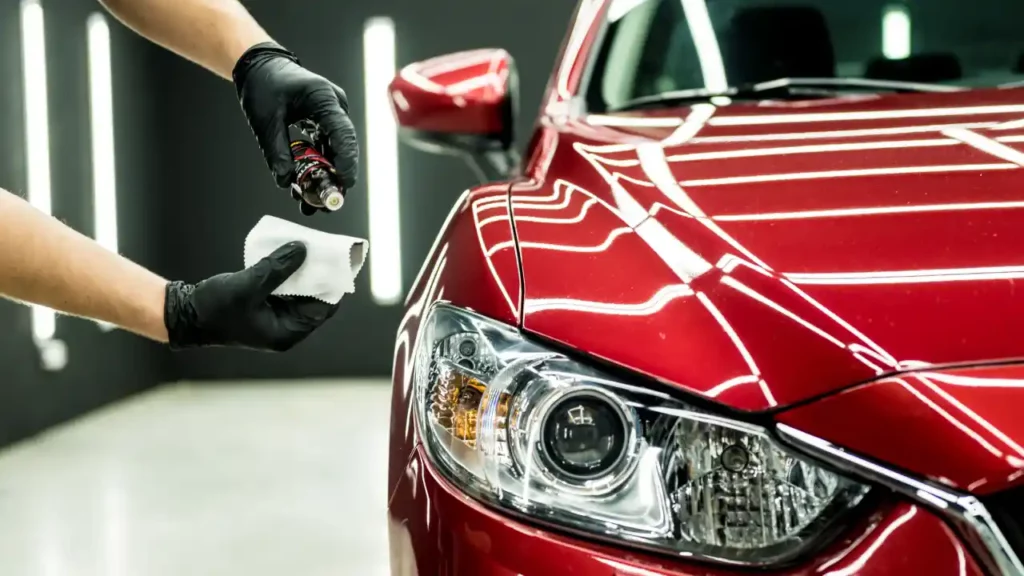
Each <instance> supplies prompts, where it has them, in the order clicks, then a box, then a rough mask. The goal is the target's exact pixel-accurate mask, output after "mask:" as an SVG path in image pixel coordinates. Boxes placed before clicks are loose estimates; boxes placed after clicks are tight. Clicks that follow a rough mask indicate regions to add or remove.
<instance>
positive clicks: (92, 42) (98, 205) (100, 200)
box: [86, 12, 118, 331]
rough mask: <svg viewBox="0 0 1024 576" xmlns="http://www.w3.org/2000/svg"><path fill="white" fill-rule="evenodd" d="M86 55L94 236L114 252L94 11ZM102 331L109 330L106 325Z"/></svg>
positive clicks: (112, 189) (101, 52) (108, 108)
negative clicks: (87, 56) (87, 64)
mask: <svg viewBox="0 0 1024 576" xmlns="http://www.w3.org/2000/svg"><path fill="white" fill-rule="evenodd" d="M86 37H87V39H88V40H87V41H88V52H89V119H90V130H91V133H92V217H93V234H94V235H95V236H96V242H98V243H99V244H100V245H101V246H103V247H104V248H106V249H107V250H110V251H111V252H115V253H116V252H117V251H118V247H117V180H116V173H115V160H114V83H113V75H112V74H113V73H112V72H111V64H110V26H109V25H108V24H107V19H106V17H105V16H104V15H103V14H102V13H100V12H94V13H93V14H91V15H90V16H89V19H88V20H87V21H86ZM97 324H98V325H99V327H100V329H101V330H105V331H106V330H111V329H113V326H111V325H110V324H107V323H106V322H98V323H97Z"/></svg>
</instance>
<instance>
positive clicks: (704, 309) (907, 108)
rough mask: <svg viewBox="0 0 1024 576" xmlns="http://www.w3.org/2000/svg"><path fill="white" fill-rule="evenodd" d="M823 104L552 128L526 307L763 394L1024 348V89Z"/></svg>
mask: <svg viewBox="0 0 1024 576" xmlns="http://www.w3.org/2000/svg"><path fill="white" fill-rule="evenodd" d="M812 104H813V105H808V104H806V103H791V104H785V103H780V104H763V105H759V106H741V107H732V108H723V109H719V110H715V109H713V108H710V107H707V108H705V107H700V106H697V107H694V108H692V109H685V110H680V111H676V113H675V114H668V113H666V112H664V111H659V112H658V113H657V115H643V116H640V115H637V116H617V117H616V116H603V117H602V116H593V117H590V118H587V120H586V121H585V122H578V123H573V122H570V123H568V124H566V125H564V126H562V127H559V128H551V129H548V130H546V131H545V134H544V137H543V138H542V141H541V143H540V145H539V149H540V150H541V154H540V155H539V156H541V159H540V160H539V161H535V162H534V164H532V165H531V167H530V170H531V171H532V174H533V176H534V179H533V180H532V181H531V182H529V183H527V184H524V185H517V186H514V187H513V191H512V198H511V206H512V213H513V217H514V218H513V219H514V222H515V232H516V237H517V240H518V246H519V251H520V260H521V265H522V280H523V298H522V309H521V314H520V316H521V321H522V324H523V328H524V329H525V330H526V331H528V332H533V333H535V334H538V335H540V336H543V337H546V338H548V339H551V340H554V341H557V342H560V343H562V344H564V345H566V346H570V347H572V348H575V349H578V350H579V351H581V352H583V353H586V354H588V355H591V356H593V357H596V358H600V359H603V360H606V361H608V362H610V363H613V364H616V365H620V366H624V367H627V368H629V369H632V370H635V371H638V372H640V373H643V374H645V375H647V376H649V377H651V378H654V379H657V380H661V381H664V382H667V383H670V384H672V385H675V386H679V387H681V388H684V389H686V390H688V391H690V392H693V393H696V394H700V395H703V396H706V397H708V398H710V399H713V400H714V401H717V402H720V403H723V404H727V405H730V406H732V407H734V408H737V409H741V410H757V411H759V410H770V409H776V408H781V407H784V406H788V405H791V404H793V403H797V402H802V401H805V400H808V399H810V398H814V397H817V396H820V395H823V394H828V393H830V392H833V391H835V390H838V389H841V388H843V387H847V386H850V385H852V384H855V383H859V382H864V381H868V380H872V379H875V378H878V377H880V376H882V375H884V374H888V373H892V372H896V371H900V370H905V369H907V368H910V367H915V368H921V367H927V366H937V365H949V364H958V363H972V362H979V361H989V360H995V359H1009V358H1024V338H1022V336H1024V330H1022V326H1024V323H1022V319H1024V283H1022V282H1021V280H1022V279H1024V170H1022V169H1021V168H1022V165H1024V122H1022V121H1021V119H1022V118H1024V92H1022V91H1021V90H991V91H971V92H957V93H943V94H921V95H916V94H915V95H894V96H884V97H877V96H874V97H866V98H846V99H836V100H823V101H816V102H814V103H812Z"/></svg>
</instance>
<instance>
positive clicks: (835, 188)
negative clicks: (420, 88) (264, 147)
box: [388, 0, 1024, 576]
mask: <svg viewBox="0 0 1024 576" xmlns="http://www.w3.org/2000/svg"><path fill="white" fill-rule="evenodd" d="M609 3H610V0H581V1H580V2H579V4H578V8H577V11H576V14H575V16H574V17H573V22H572V24H571V25H570V29H569V32H568V34H567V36H566V38H565V41H564V44H563V46H562V48H561V50H560V54H559V56H558V59H557V61H556V64H555V68H554V71H553V73H552V75H551V77H550V79H549V82H548V87H547V90H546V93H545V95H544V98H543V100H542V102H543V103H542V105H541V110H540V114H539V116H538V119H537V122H536V126H535V130H534V132H533V134H532V135H531V139H530V141H529V142H528V144H527V147H526V152H525V154H524V155H523V163H522V170H521V172H520V173H517V174H516V175H515V176H513V177H510V179H509V181H508V182H499V183H494V184H489V185H486V186H481V187H478V188H474V189H472V190H470V191H468V192H467V193H466V194H464V195H463V196H462V197H461V198H460V199H459V201H458V202H457V203H456V205H455V207H454V208H453V210H452V213H451V215H450V216H449V219H448V221H447V222H446V224H445V225H444V227H443V229H442V231H441V233H440V235H439V236H438V239H437V241H436V243H435V246H434V247H433V248H432V249H431V251H430V255H429V256H428V258H427V260H426V262H424V265H423V269H422V270H421V272H420V274H419V277H418V278H417V279H416V281H415V282H414V284H413V288H412V290H411V292H410V295H409V298H408V300H407V302H406V308H407V313H406V315H405V317H404V318H403V320H402V322H401V325H400V327H399V330H398V334H397V339H396V348H395V363H394V375H393V379H394V382H393V386H394V393H393V398H392V402H393V406H392V423H391V454H390V469H389V470H390V472H389V494H390V498H389V502H388V510H389V511H388V518H389V532H390V541H391V559H392V573H393V574H395V575H402V576H405V575H408V574H431V575H432V574H444V575H461V574H466V575H470V574H472V575H474V576H477V575H479V576H499V575H500V576H513V575H525V576H539V575H545V574H558V575H560V576H561V575H591V574H609V575H630V576H696V575H702V576H715V575H724V574H732V573H736V571H735V570H733V569H731V568H730V567H729V566H722V565H718V566H712V565H709V564H701V563H697V562H693V561H691V560H690V559H685V558H674V557H672V556H670V555H667V554H655V553H646V552H642V551H640V550H638V549H636V548H634V547H632V546H628V545H626V544H623V545H621V546H616V545H614V543H612V544H604V543H596V542H595V541H594V540H593V539H591V538H588V537H577V536H575V535H570V534H563V533H560V532H558V531H549V530H547V529H542V528H539V527H537V526H535V525H531V524H526V523H523V522H521V521H520V520H519V519H517V518H514V517H512V516H511V515H506V514H503V513H501V512H499V511H496V510H494V509H491V508H489V507H488V506H486V505H484V504H482V503H481V502H478V501H475V500H473V499H471V498H470V497H468V496H467V495H466V494H464V493H463V492H462V491H461V488H460V487H458V486H453V485H450V484H449V483H448V482H447V481H446V480H444V479H442V478H441V477H440V476H439V475H438V473H437V471H436V470H435V469H434V467H433V465H432V464H431V463H430V462H429V461H428V459H427V456H426V454H425V451H424V449H423V446H422V443H421V439H420V438H419V437H418V434H417V430H416V423H415V415H414V413H413V402H412V393H413V386H412V380H413V366H412V364H413V359H414V358H415V356H416V354H417V353H418V352H419V351H418V350H417V345H418V334H419V328H420V322H421V321H422V319H423V316H424V314H425V313H426V311H427V310H428V309H429V306H430V305H431V304H433V303H435V302H438V301H442V300H443V301H449V302H451V303H453V304H454V305H456V306H459V307H463V308H468V309H471V310H474V311H476V312H478V313H480V314H482V315H484V316H487V317H489V318H493V319H495V320H497V321H500V322H505V323H507V324H509V325H517V326H519V327H520V328H522V329H523V331H524V332H525V333H527V334H528V335H532V336H536V337H538V338H540V339H544V340H546V341H549V342H556V343H559V344H560V345H561V346H562V347H564V348H565V349H567V350H571V351H573V352H574V353H576V354H579V355H582V356H583V357H590V358H592V359H600V360H603V361H604V363H606V364H614V365H617V366H618V367H621V368H625V369H626V370H623V371H621V372H619V373H620V374H626V375H625V376H623V378H625V379H627V380H628V379H630V376H628V374H629V373H630V372H631V371H632V373H635V374H636V377H635V379H636V380H638V381H641V382H642V381H643V380H645V379H650V380H656V381H659V382H661V383H663V384H666V385H671V386H675V387H677V388H678V389H679V390H680V391H682V392H685V393H689V394H692V395H695V396H701V397H703V398H704V399H706V400H710V401H711V402H712V403H718V404H719V405H720V406H721V407H722V408H726V407H727V408H729V409H731V410H730V412H733V411H736V410H739V411H750V412H765V411H767V413H768V414H767V416H768V417H771V418H775V419H777V421H779V422H785V423H787V424H789V425H791V426H794V427H796V428H799V429H801V430H804V431H805V432H808V433H810V434H814V435H816V436H820V437H821V438H824V439H827V440H828V441H830V442H833V443H835V444H837V445H839V446H842V447H844V448H847V449H849V450H851V451H853V452H856V453H859V454H862V455H865V456H869V457H872V458H874V459H877V460H879V461H881V462H883V463H886V464H887V465H889V466H893V467H895V468H897V469H900V470H905V471H908V472H911V473H914V474H918V475H921V476H922V477H925V478H929V479H931V480H934V481H937V482H942V483H944V484H946V485H948V486H951V487H953V488H956V489H960V490H964V491H972V492H974V493H976V494H979V495H985V494H988V493H990V492H994V491H998V490H1001V489H1005V488H1007V487H1010V486H1016V485H1018V484H1020V480H1021V476H1022V475H1024V474H1022V473H1021V469H1022V465H1024V449H1022V448H1021V447H1020V444H1024V428H1022V427H1021V425H1018V424H1017V423H1016V419H1015V415H1014V410H1013V408H1014V407H1015V406H1018V405H1019V401H1020V399H1019V398H1017V392H1016V391H1017V389H1019V388H1021V387H1024V371H1022V370H1021V368H1020V366H1021V365H1013V364H1009V365H1004V366H985V367H976V368H971V367H969V366H970V365H976V364H980V363H986V362H990V361H993V360H1000V361H1007V360H1009V359H1024V339H1022V338H1021V337H1020V336H1021V331H1020V329H1019V328H1018V327H1017V325H1018V324H1019V323H1018V322H1016V318H1019V317H1021V315H1022V314H1024V298H1020V297H1018V296H1017V293H1016V292H1017V291H1016V285H1017V283H1018V282H1017V280H1019V279H1024V253H1022V252H1024V251H1022V250H1021V247H1022V246H1024V242H1022V240H1024V226H1021V225H1020V224H1024V171H1022V170H1021V168H1022V166H1024V89H1022V88H1018V89H1001V90H994V89H993V90H972V91H952V92H942V93H915V94H883V95H860V96H844V97H841V98H824V99H819V100H808V101H802V102H779V101H771V100H766V101H762V102H757V103H752V102H739V101H738V102H734V103H733V104H732V105H729V106H722V107H718V108H716V107H713V106H708V105H694V106H677V107H674V108H665V109H657V110H653V109H652V110H645V111H638V112H630V113H618V114H587V113H585V112H581V110H582V108H581V106H580V91H581V89H582V88H583V87H585V85H586V81H587V74H588V62H589V61H590V60H591V58H590V54H589V52H590V50H591V46H592V45H593V44H594V43H595V41H596V40H597V38H599V36H600V34H601V28H602V24H601V21H602V18H601V17H600V16H601V15H602V14H603V11H604V10H606V9H607V6H608V4H609ZM474 70H475V72H472V73H471V74H469V75H470V76H472V75H474V74H475V75H477V76H480V75H481V70H482V68H479V67H478V68H476V69H474ZM486 74H489V72H487V73H486ZM486 74H484V75H486ZM431 77H432V78H433V76H431ZM449 80H451V81H453V82H455V83H456V84H458V83H459V82H461V81H462V79H458V78H449ZM406 87H407V88H409V89H412V87H409V86H406ZM496 95H497V92H493V93H492V92H487V91H486V90H484V91H483V92H480V93H475V94H474V96H478V97H479V98H478V102H477V103H478V104H480V105H481V106H482V107H483V108H487V107H491V106H492V105H493V104H494V99H493V98H492V96H496ZM447 100H451V99H447ZM432 102H433V103H432V104H430V103H429V102H428V104H430V105H438V106H443V105H444V102H445V99H443V98H442V99H440V100H433V101H432ZM399 116H401V115H400V114H399ZM429 116H431V118H419V117H415V114H414V117H413V118H412V119H410V120H409V121H403V124H408V125H409V126H414V127H416V128H419V129H430V130H433V131H438V130H440V131H446V132H451V131H452V130H454V129H456V128H458V126H463V127H464V128H465V126H466V124H464V123H463V121H464V120H465V119H464V118H463V119H460V120H459V121H458V122H456V121H454V120H452V117H451V116H448V117H445V116H435V115H433V114H430V115H429ZM474 118H475V119H474V120H473V122H471V123H470V124H471V127H472V130H471V131H476V132H479V131H487V132H490V131H493V129H494V128H495V126H496V124H495V122H496V121H497V120H498V119H499V118H501V117H499V116H498V115H495V114H493V107H492V108H491V110H490V112H487V111H486V110H481V111H480V115H479V116H478V117H474ZM430 122H439V123H435V124H431V123H430ZM953 365H957V367H955V368H954V367H952V366H953ZM915 370H916V372H915ZM712 408H713V407H712ZM733 415H734V416H735V415H736V414H734V413H733ZM759 416H763V415H759ZM759 421H761V422H764V421H766V420H765V419H763V418H759ZM1018 456H1020V459H1018ZM861 480H863V479H861ZM882 492H884V491H875V495H874V496H872V500H871V505H866V506H863V507H861V508H860V509H858V510H857V511H856V512H855V514H856V515H857V516H855V517H854V521H853V522H852V523H851V525H849V526H848V527H847V528H846V530H845V531H844V532H843V533H842V534H841V535H840V536H839V537H837V538H836V539H834V540H831V541H828V542H825V545H826V548H824V549H823V550H820V551H819V552H818V553H817V554H814V555H812V556H810V557H808V558H805V559H804V560H803V563H802V564H799V565H795V566H787V567H779V568H777V569H775V570H774V571H768V572H767V573H773V574H780V575H781V574H785V575H794V576H795V575H807V576H810V575H811V574H842V575H854V574H857V575H861V576H872V575H883V574H885V575H887V574H893V575H896V574H901V575H902V574H929V575H936V576H945V575H947V574H948V575H950V576H953V575H964V576H967V575H970V576H973V575H976V574H978V575H980V574H981V573H982V570H980V569H979V566H978V564H977V563H976V561H975V558H974V557H973V556H972V554H971V553H969V552H967V551H966V550H965V547H964V543H963V542H968V541H970V542H972V543H973V540H970V539H965V540H963V541H962V540H961V539H959V538H958V537H957V536H956V535H955V534H954V533H953V531H952V530H951V529H950V528H949V526H947V524H946V522H944V521H943V520H942V519H940V518H939V517H938V516H937V515H936V513H935V512H934V511H931V510H929V509H928V508H926V507H925V506H926V505H925V504H923V503H915V502H912V501H909V500H908V499H905V498H902V497H897V496H895V495H894V494H891V493H888V492H885V493H884V494H881V493H882Z"/></svg>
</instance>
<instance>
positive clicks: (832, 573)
mask: <svg viewBox="0 0 1024 576" xmlns="http://www.w3.org/2000/svg"><path fill="white" fill-rule="evenodd" d="M914 514H917V507H916V506H915V507H912V508H911V509H910V510H908V511H907V512H905V513H903V515H901V516H900V517H899V518H897V519H895V520H893V522H892V524H889V525H888V526H886V527H885V530H882V533H881V534H879V535H878V538H875V540H874V542H872V543H871V545H870V546H868V548H867V550H865V551H864V553H863V554H861V555H860V556H858V557H857V559H856V560H854V561H853V562H851V563H850V564H848V565H847V566H844V567H843V568H840V569H838V570H829V571H828V572H826V573H825V576H853V575H854V574H856V573H858V572H860V571H861V570H863V569H864V566H866V565H867V563H868V560H870V559H871V557H872V556H874V554H875V552H877V551H878V549H879V548H881V547H882V545H883V544H885V542H886V540H888V539H889V538H890V537H891V536H892V534H893V532H895V531H897V530H899V528H900V527H901V526H903V525H904V524H906V523H907V522H910V519H911V518H913V517H914Z"/></svg>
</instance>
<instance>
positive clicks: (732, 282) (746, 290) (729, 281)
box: [722, 276, 846, 348]
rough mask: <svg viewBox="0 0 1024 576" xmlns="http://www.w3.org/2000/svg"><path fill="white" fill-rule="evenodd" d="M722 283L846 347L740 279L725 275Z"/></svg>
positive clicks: (826, 338)
mask: <svg viewBox="0 0 1024 576" xmlns="http://www.w3.org/2000/svg"><path fill="white" fill-rule="evenodd" d="M722 284H725V285H726V286H729V287H730V288H732V289H733V290H736V291H738V292H740V293H741V294H745V295H746V296H749V297H750V298H752V299H754V300H755V301H757V302H760V303H761V304H764V305H765V306H767V307H769V308H771V309H772V310H775V311H776V312H778V313H779V314H782V315H783V316H785V317H786V318H789V319H790V320H792V321H794V322H796V323H797V324H799V325H801V326H803V327H804V328H806V329H808V330H810V331H811V332H814V333H815V334H817V335H818V336H821V337H822V338H824V339H825V340H827V341H828V342H831V343H832V344H834V345H836V346H838V347H840V348H846V345H845V344H843V343H842V342H840V341H839V340H837V339H836V338H835V337H834V336H832V335H831V334H829V333H828V332H825V331H824V330H822V329H821V328H818V327H817V326H815V325H814V324H811V323H810V322H808V321H807V320H804V319H803V318H801V317H799V316H797V315H796V314H794V313H792V312H790V311H789V310H786V309H785V308H783V307H782V306H779V305H778V304H776V303H775V302H773V301H772V300H770V299H768V298H766V297H764V296H762V295H761V294H759V293H758V292H756V291H754V290H753V289H752V288H750V287H749V286H747V285H745V284H743V283H742V282H740V281H739V280H736V279H735V278H732V277H730V276H725V277H723V278H722Z"/></svg>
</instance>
